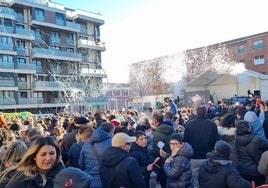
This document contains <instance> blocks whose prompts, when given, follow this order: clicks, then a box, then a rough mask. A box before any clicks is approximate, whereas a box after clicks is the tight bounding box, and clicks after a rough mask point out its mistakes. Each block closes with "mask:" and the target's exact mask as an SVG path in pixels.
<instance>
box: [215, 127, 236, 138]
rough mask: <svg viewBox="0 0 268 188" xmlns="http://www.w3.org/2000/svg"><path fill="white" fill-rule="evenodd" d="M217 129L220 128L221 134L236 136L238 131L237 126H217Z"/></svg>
mask: <svg viewBox="0 0 268 188" xmlns="http://www.w3.org/2000/svg"><path fill="white" fill-rule="evenodd" d="M217 129H218V133H219V135H228V136H234V135H235V132H236V128H235V127H230V128H227V127H222V126H217Z"/></svg>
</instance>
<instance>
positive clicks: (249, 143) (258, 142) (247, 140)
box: [235, 134, 268, 177]
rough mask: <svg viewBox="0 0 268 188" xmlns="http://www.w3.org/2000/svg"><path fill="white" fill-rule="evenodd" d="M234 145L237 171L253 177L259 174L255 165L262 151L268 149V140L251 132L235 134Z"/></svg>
mask: <svg viewBox="0 0 268 188" xmlns="http://www.w3.org/2000/svg"><path fill="white" fill-rule="evenodd" d="M235 147H236V152H237V169H238V171H239V173H240V174H242V175H247V176H253V177H255V176H259V175H260V174H259V172H258V170H257V167H258V163H259V160H260V158H261V155H262V153H263V152H264V151H266V150H268V140H266V139H262V138H261V137H259V136H257V135H253V134H247V135H243V136H236V140H235Z"/></svg>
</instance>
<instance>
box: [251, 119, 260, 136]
mask: <svg viewBox="0 0 268 188" xmlns="http://www.w3.org/2000/svg"><path fill="white" fill-rule="evenodd" d="M249 124H250V125H251V127H252V133H253V134H256V133H257V132H258V131H260V130H261V129H262V124H261V121H260V120H259V119H258V120H257V121H254V122H250V123H249Z"/></svg>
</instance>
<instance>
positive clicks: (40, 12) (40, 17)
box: [35, 8, 45, 22]
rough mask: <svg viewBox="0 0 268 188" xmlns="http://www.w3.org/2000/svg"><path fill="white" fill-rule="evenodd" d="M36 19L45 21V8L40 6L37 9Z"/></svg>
mask: <svg viewBox="0 0 268 188" xmlns="http://www.w3.org/2000/svg"><path fill="white" fill-rule="evenodd" d="M35 19H36V20H37V21H41V22H44V21H45V16H44V10H43V9H39V8H36V9H35Z"/></svg>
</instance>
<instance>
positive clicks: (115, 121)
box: [111, 119, 121, 127]
mask: <svg viewBox="0 0 268 188" xmlns="http://www.w3.org/2000/svg"><path fill="white" fill-rule="evenodd" d="M111 123H112V124H113V125H114V126H115V127H119V126H120V124H121V122H120V121H119V120H117V119H112V120H111Z"/></svg>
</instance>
